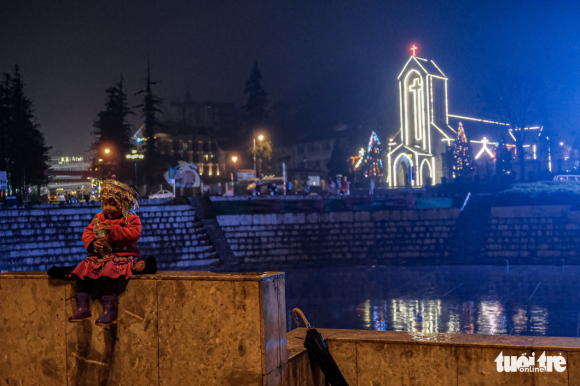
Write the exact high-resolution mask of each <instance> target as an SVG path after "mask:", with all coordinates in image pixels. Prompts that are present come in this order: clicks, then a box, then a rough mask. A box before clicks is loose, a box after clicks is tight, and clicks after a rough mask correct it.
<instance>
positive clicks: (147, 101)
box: [135, 63, 162, 185]
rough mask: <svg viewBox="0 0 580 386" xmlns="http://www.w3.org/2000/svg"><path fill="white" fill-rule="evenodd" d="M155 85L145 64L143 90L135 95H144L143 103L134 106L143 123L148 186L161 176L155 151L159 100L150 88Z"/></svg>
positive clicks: (159, 110) (159, 111) (149, 68)
mask: <svg viewBox="0 0 580 386" xmlns="http://www.w3.org/2000/svg"><path fill="white" fill-rule="evenodd" d="M155 84H157V82H153V81H152V80H151V66H150V65H149V63H147V78H146V79H145V89H144V90H141V91H139V92H138V93H137V94H135V95H139V94H144V97H143V103H142V104H140V105H138V106H136V107H137V108H140V109H141V111H142V115H141V116H142V117H143V118H144V119H145V122H144V133H143V137H144V138H145V158H144V162H143V164H144V165H143V166H144V168H145V170H146V171H147V173H145V174H144V176H145V181H146V183H147V184H148V185H150V184H155V183H158V182H159V178H158V177H159V176H160V175H162V173H161V171H162V170H161V169H160V157H159V153H158V151H157V138H156V136H155V132H156V128H159V127H162V125H161V123H160V122H159V120H158V119H157V113H161V104H162V101H161V98H159V97H157V96H156V95H154V94H153V91H152V89H151V86H153V85H155Z"/></svg>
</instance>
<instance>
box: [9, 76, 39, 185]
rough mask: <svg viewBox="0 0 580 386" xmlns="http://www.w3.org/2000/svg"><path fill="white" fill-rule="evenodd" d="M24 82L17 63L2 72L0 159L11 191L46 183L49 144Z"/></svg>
mask: <svg viewBox="0 0 580 386" xmlns="http://www.w3.org/2000/svg"><path fill="white" fill-rule="evenodd" d="M24 86H25V85H24V82H23V81H22V77H21V75H20V71H19V68H18V66H15V67H14V72H13V74H12V75H9V74H4V80H3V81H2V83H0V161H1V164H5V163H7V164H8V165H6V166H7V167H9V171H10V181H9V185H10V187H11V189H12V191H13V192H14V190H15V189H19V190H20V191H21V192H22V191H23V190H25V189H26V188H27V187H28V186H31V185H40V184H44V183H46V182H47V178H46V177H45V175H44V172H45V170H47V169H48V168H49V166H48V162H49V161H50V157H49V155H48V153H49V150H50V147H48V146H46V145H45V142H44V135H43V134H42V132H40V130H38V128H39V125H38V124H37V123H36V119H35V117H34V114H33V111H34V106H33V104H32V102H31V101H30V99H28V97H27V96H26V95H25V94H24ZM7 159H8V161H6V160H7ZM3 169H4V168H3Z"/></svg>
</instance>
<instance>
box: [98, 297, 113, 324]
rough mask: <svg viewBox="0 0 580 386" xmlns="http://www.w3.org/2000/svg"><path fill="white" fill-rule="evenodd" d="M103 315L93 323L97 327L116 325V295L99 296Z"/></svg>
mask: <svg viewBox="0 0 580 386" xmlns="http://www.w3.org/2000/svg"><path fill="white" fill-rule="evenodd" d="M101 304H102V305H103V315H101V316H100V317H99V319H97V320H96V321H95V324H96V325H97V326H109V325H111V324H113V323H117V295H111V296H101Z"/></svg>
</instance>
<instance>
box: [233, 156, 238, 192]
mask: <svg viewBox="0 0 580 386" xmlns="http://www.w3.org/2000/svg"><path fill="white" fill-rule="evenodd" d="M232 161H233V163H234V178H233V180H234V196H235V195H236V180H237V179H238V167H237V165H236V162H238V157H236V156H233V157H232Z"/></svg>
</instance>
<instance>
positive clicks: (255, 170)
mask: <svg viewBox="0 0 580 386" xmlns="http://www.w3.org/2000/svg"><path fill="white" fill-rule="evenodd" d="M258 140H259V141H263V140H264V136H263V135H262V134H260V135H258ZM254 177H258V170H257V169H256V137H255V136H254Z"/></svg>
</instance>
